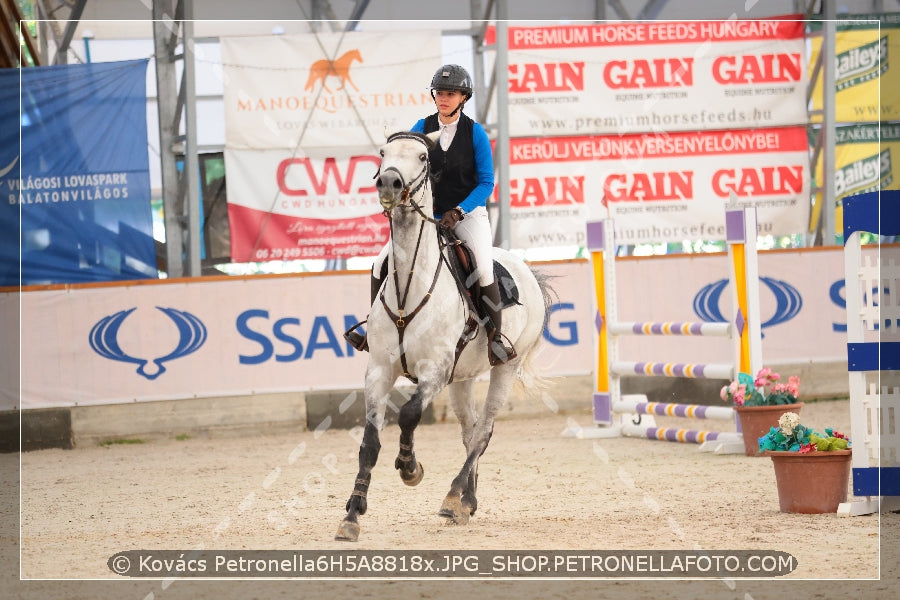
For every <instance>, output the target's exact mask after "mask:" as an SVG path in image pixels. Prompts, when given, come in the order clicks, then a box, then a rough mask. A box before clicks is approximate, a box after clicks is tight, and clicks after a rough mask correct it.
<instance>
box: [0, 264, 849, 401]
mask: <svg viewBox="0 0 900 600" xmlns="http://www.w3.org/2000/svg"><path fill="white" fill-rule="evenodd" d="M816 250H817V251H809V250H790V251H772V252H761V253H760V257H759V273H760V320H761V323H760V325H761V327H762V332H763V339H762V346H763V356H764V357H765V362H766V364H770V365H777V364H779V363H785V362H788V363H798V362H806V361H809V362H810V363H822V362H836V365H835V368H836V369H840V362H841V361H846V352H847V349H846V348H847V308H846V301H845V298H846V297H847V290H846V289H845V286H844V263H843V251H842V249H841V248H840V247H839V246H832V247H829V248H820V249H816ZM538 268H539V269H540V270H541V271H542V272H544V273H546V274H547V275H548V276H550V278H551V279H550V281H551V284H552V285H553V287H554V289H555V290H556V292H557V294H556V296H557V297H556V299H555V301H554V303H553V304H552V306H551V307H550V316H549V320H548V323H547V327H546V328H545V330H544V335H543V337H544V340H543V344H542V345H541V348H540V350H539V351H538V354H537V356H536V358H535V362H534V365H535V367H536V369H537V370H538V372H539V373H541V374H543V375H545V376H548V377H551V378H553V377H558V376H567V375H586V374H590V373H592V372H593V371H594V369H595V368H596V359H595V358H594V356H595V355H594V347H595V343H596V339H597V335H596V322H595V315H596V306H595V301H594V298H595V294H594V281H593V276H592V269H591V265H590V263H589V262H588V261H564V262H553V263H542V264H540V265H538ZM616 269H617V271H616V273H617V275H616V278H617V282H618V283H617V300H618V306H619V319H620V320H622V321H698V320H701V321H725V320H729V319H731V318H732V315H733V312H732V311H733V307H732V305H731V302H730V300H729V298H730V293H729V292H728V290H724V289H725V288H726V287H727V286H728V285H729V284H728V271H729V261H728V258H727V257H726V256H725V255H724V254H722V253H719V254H700V255H680V256H665V257H643V258H633V257H629V258H623V259H619V260H617V261H616ZM368 280H369V275H368V274H367V273H365V272H361V271H360V272H355V273H348V272H344V273H330V274H327V275H322V274H305V275H303V276H276V277H262V278H261V277H249V278H234V277H230V278H220V279H216V278H212V280H210V278H203V279H197V280H192V281H186V280H181V281H172V280H163V281H160V282H152V283H150V284H142V285H128V284H111V285H105V286H103V287H99V286H96V285H90V286H85V285H81V286H79V285H75V286H70V287H67V288H66V289H62V288H59V289H40V290H32V291H25V292H23V293H22V294H3V293H0V317H3V316H17V315H18V314H19V312H21V323H22V331H23V332H27V334H25V335H23V336H22V339H21V346H20V347H16V341H15V340H16V338H15V337H11V336H5V337H2V338H0V356H3V357H14V359H13V360H3V361H0V409H5V408H12V407H13V406H20V407H21V408H23V409H33V408H44V407H53V406H75V405H77V406H87V405H95V404H114V403H131V402H135V401H138V402H140V401H148V400H164V399H187V398H203V397H233V396H246V395H253V394H266V393H280V392H303V391H309V390H359V389H362V387H363V385H364V379H365V370H366V364H367V361H368V359H369V354H368V353H366V352H357V351H356V350H354V349H353V348H352V347H351V346H349V345H348V344H347V342H346V341H344V340H343V338H342V337H341V334H342V333H343V332H344V331H345V330H346V328H348V327H350V326H351V325H352V324H354V323H356V322H357V321H359V320H360V319H364V318H365V317H366V314H367V313H368V311H369V307H368V306H367V304H368V299H369V291H368V289H369V283H368ZM723 290H724V292H723ZM687 337H693V338H694V339H693V340H689V339H685V336H668V337H658V336H633V337H629V338H627V339H623V340H621V345H620V350H621V352H622V357H623V358H624V359H631V360H642V361H658V362H672V361H676V360H677V361H689V362H694V363H700V364H703V363H706V362H727V361H728V360H729V355H730V354H731V345H730V343H729V341H728V340H725V339H714V338H700V337H696V336H687ZM48 340H49V341H48ZM19 357H21V363H20V362H19ZM20 364H21V390H20V389H19V388H18V386H14V385H13V382H15V381H18V376H13V373H18V372H19V371H18V369H19V365H20ZM844 377H845V378H846V374H845V375H844ZM845 381H846V379H845ZM400 383H402V382H400ZM557 389H558V388H554V387H551V388H549V389H548V390H547V392H548V393H549V394H550V395H551V396H552V395H554V394H557V393H559V392H558V391H557ZM584 406H585V407H586V408H587V407H589V406H590V394H589V393H587V394H585V396H584Z"/></svg>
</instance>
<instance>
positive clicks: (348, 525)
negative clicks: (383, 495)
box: [334, 372, 391, 542]
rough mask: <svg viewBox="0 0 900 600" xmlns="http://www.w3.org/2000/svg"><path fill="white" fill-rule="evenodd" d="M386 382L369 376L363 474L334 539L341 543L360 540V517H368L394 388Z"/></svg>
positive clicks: (361, 458)
mask: <svg viewBox="0 0 900 600" xmlns="http://www.w3.org/2000/svg"><path fill="white" fill-rule="evenodd" d="M382 379H383V381H376V380H377V378H376V377H370V374H369V373H368V372H367V373H366V426H365V428H364V430H363V439H362V442H361V443H360V445H359V472H358V473H357V474H356V481H355V482H354V484H353V492H352V493H351V494H350V499H349V500H347V507H346V510H347V516H345V517H344V520H343V521H341V524H340V526H338V532H337V534H336V535H335V536H334V539H336V540H338V541H346V542H355V541H357V540H358V539H359V521H358V516H359V515H363V514H365V513H366V509H367V508H368V505H367V502H366V495H367V494H368V491H369V482H370V481H371V479H372V469H373V468H374V467H375V463H376V462H378V453H379V451H380V450H381V441H380V440H379V431H380V430H381V427H382V424H383V423H384V411H385V407H386V406H387V400H388V396H389V394H390V389H391V383H390V382H387V383H385V382H386V380H387V378H382Z"/></svg>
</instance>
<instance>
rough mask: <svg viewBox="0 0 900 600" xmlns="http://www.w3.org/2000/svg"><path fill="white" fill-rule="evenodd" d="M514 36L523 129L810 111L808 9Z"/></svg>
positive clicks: (513, 30)
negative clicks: (768, 15)
mask: <svg viewBox="0 0 900 600" xmlns="http://www.w3.org/2000/svg"><path fill="white" fill-rule="evenodd" d="M508 40H509V124H510V135H512V136H514V137H518V136H536V135H537V136H542V135H587V134H594V133H632V132H642V131H694V130H704V129H743V128H756V127H772V126H781V125H800V124H805V123H806V121H807V110H806V87H807V68H806V49H805V42H804V22H803V19H802V17H800V16H789V17H783V18H775V19H764V20H758V21H757V20H754V21H739V20H724V21H684V22H665V21H655V22H644V23H601V24H584V25H560V26H552V27H510V28H509V35H508ZM492 41H493V40H488V43H491V42H492Z"/></svg>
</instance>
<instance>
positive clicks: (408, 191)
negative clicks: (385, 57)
mask: <svg viewBox="0 0 900 600" xmlns="http://www.w3.org/2000/svg"><path fill="white" fill-rule="evenodd" d="M398 139H407V140H415V141H417V142H420V143H421V144H422V145H423V146H425V148H426V154H425V164H424V165H422V170H421V171H419V173H418V174H417V175H416V176H415V177H413V178H412V180H411V181H410V182H409V183H408V184H407V183H406V179H405V178H404V177H403V173H401V172H400V170H399V169H397V168H396V167H387V169H385V171H394V172H395V173H396V174H397V176H398V177H399V178H400V185H401V186H402V191H401V192H400V196H401V201H400V204H398V205H397V206H403V204H405V203H407V202H409V205H410V207H412V209H413V210H414V211H415V212H416V213H418V214H419V216H420V217H421V218H422V221H421V223H420V225H419V235H418V237H417V239H416V249H415V250H414V251H413V256H412V261H411V264H412V265H415V263H416V259H417V258H418V256H419V248H420V247H421V244H422V234H423V233H424V232H425V223H426V222H427V223H432V224H433V225H435V227H440V226H441V223H440V221H438V220H437V219H435V218H434V217H430V216H428V215H426V214H425V212H424V211H423V210H422V205H421V204H419V203H417V202H416V200H415V196H416V194H418V193H419V191H420V190H421V191H422V192H423V194H422V196H423V197H424V189H425V186H426V185H427V182H428V181H429V179H430V176H431V162H430V160H429V158H428V153H427V150H428V143H427V142H426V141H425V138H423V137H422V136H419V135H416V134H414V133H404V132H400V133H395V134H393V135H391V136H390V137H389V138H388V140H387V143H391V142H392V141H394V140H398ZM380 174H381V169H380V168H379V170H378V172H377V173H376V174H375V177H378V176H379V175H380ZM417 181H418V183H416V182H417ZM414 183H415V186H414V187H413V184H414ZM394 208H396V206H395V207H394ZM384 214H385V216H386V217H387V218H388V222H389V224H390V231H391V253H392V254H394V255H395V256H396V253H395V252H394V248H393V244H394V220H393V218H392V217H391V211H390V210H387V209H385V211H384ZM437 237H438V254H439V258H438V265H437V268H436V269H435V270H434V277H433V278H432V280H431V287H429V288H428V291H427V292H426V293H425V296H424V297H423V298H422V300H421V301H420V302H419V304H418V306H416V307H415V308H414V309H413V310H412V312H410V313H408V314H407V313H406V301H407V299H408V296H409V290H410V287H411V285H412V276H413V271H414V270H415V269H413V268H411V269H410V270H409V274H408V275H407V277H406V287H405V289H404V290H403V292H402V293H401V291H400V278H399V276H398V275H397V269H396V265H395V268H394V271H393V277H394V289H395V290H396V291H397V313H398V314H395V313H394V311H392V310H391V308H390V307H389V306H388V304H387V302H386V301H385V299H384V291H385V289H386V288H387V286H384V287H382V290H381V293H380V294H379V298H380V299H381V305H382V306H383V307H384V310H385V312H387V314H388V316H389V317H391V319H393V321H394V325H395V326H396V327H397V337H398V338H399V345H400V366H401V367H402V368H403V373H402V375H403V376H404V377H406V378H407V379H409V380H410V381H412V382H413V383H419V380H418V379H417V378H416V377H415V376H413V375H412V374H411V373H410V372H409V368H408V367H407V364H406V349H405V348H404V346H403V337H404V334H405V333H406V326H407V325H408V324H409V322H410V321H412V319H413V317H415V316H416V315H417V314H419V312H420V311H421V310H422V308H423V307H424V306H425V304H427V303H428V300H430V299H431V295H432V292H434V288H435V287H437V282H438V278H439V277H440V274H441V268H442V267H443V266H444V263H445V262H446V261H447V259H446V257H445V256H444V253H443V250H442V249H441V247H440V238H441V236H440V235H438V236H437ZM447 266H448V268H449V265H447ZM473 320H474V319H473V318H472V317H470V318H469V322H467V323H466V327H465V328H464V331H463V334H462V336H461V337H460V340H459V341H458V343H457V345H456V356H455V357H454V360H453V369H454V370H455V369H456V363H457V361H458V360H459V356H460V354H462V351H463V349H464V348H465V346H466V344H467V343H468V342H469V341H470V340H471V339H472V335H471V333H472V329H473V327H472V325H473V323H472V321H473ZM475 326H476V327H477V321H476V322H475ZM450 381H453V371H451V373H450Z"/></svg>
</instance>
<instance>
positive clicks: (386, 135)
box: [384, 125, 401, 140]
mask: <svg viewBox="0 0 900 600" xmlns="http://www.w3.org/2000/svg"><path fill="white" fill-rule="evenodd" d="M400 131H401V130H399V129H398V130H397V131H391V130H390V129H388V128H387V125H385V126H384V139H386V140H389V139H391V136H392V135H396V134H398V133H400Z"/></svg>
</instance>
